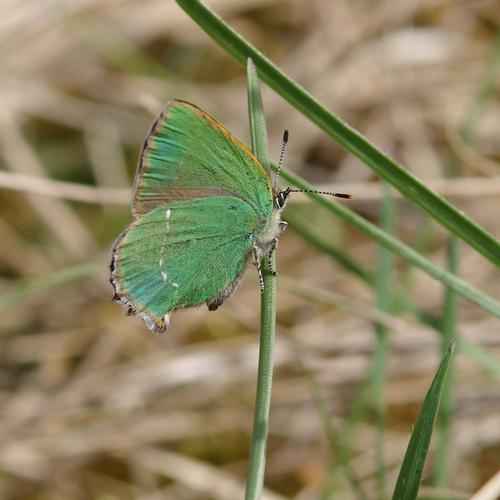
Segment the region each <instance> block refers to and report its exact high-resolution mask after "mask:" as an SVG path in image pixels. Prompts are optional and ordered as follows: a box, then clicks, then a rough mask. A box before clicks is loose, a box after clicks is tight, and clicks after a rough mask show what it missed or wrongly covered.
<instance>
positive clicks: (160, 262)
mask: <svg viewBox="0 0 500 500" xmlns="http://www.w3.org/2000/svg"><path fill="white" fill-rule="evenodd" d="M158 265H159V266H160V267H161V266H163V258H161V257H160V260H159V261H158Z"/></svg>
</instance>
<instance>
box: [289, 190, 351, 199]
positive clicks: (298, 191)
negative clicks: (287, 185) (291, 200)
mask: <svg viewBox="0 0 500 500" xmlns="http://www.w3.org/2000/svg"><path fill="white" fill-rule="evenodd" d="M288 192H289V193H315V194H326V195H328V196H335V197H337V198H346V199H348V200H350V199H352V196H351V195H350V194H346V193H332V192H330V191H316V190H314V189H289V190H288Z"/></svg>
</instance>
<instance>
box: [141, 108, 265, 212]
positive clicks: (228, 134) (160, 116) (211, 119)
mask: <svg viewBox="0 0 500 500" xmlns="http://www.w3.org/2000/svg"><path fill="white" fill-rule="evenodd" d="M175 105H182V106H187V107H188V108H191V109H192V110H193V111H194V112H195V113H197V114H199V115H201V116H202V117H203V118H205V119H206V120H207V121H209V122H210V123H211V124H212V125H213V126H214V127H215V128H217V129H218V130H220V131H221V132H222V133H223V134H224V135H225V136H226V137H228V138H229V140H230V141H232V142H234V143H236V144H238V146H239V147H240V148H241V149H243V150H244V151H245V152H246V153H247V154H248V156H250V157H251V158H252V159H253V160H254V161H255V164H256V166H257V167H258V168H260V170H261V171H262V173H263V174H264V177H265V179H266V180H267V183H268V185H269V189H270V191H271V193H272V192H273V188H272V184H271V179H270V178H269V174H268V173H267V171H266V169H265V168H264V167H263V165H262V164H261V163H260V162H259V160H257V158H256V157H255V155H254V154H253V153H252V151H251V150H250V149H248V147H247V146H245V145H244V144H243V143H242V142H241V141H240V140H239V139H237V138H236V137H235V136H234V135H233V134H232V133H231V132H230V131H229V130H228V129H227V128H226V127H224V125H222V124H221V123H220V122H219V121H218V120H217V119H216V118H214V117H213V116H212V115H210V114H209V113H207V112H206V111H203V110H202V109H201V108H199V107H198V106H196V104H193V103H190V102H188V101H184V100H182V99H171V100H169V101H167V103H166V104H165V106H164V107H163V109H162V110H161V111H160V113H159V114H158V116H157V117H156V119H155V121H154V122H153V124H152V125H151V128H150V130H149V132H148V134H147V136H146V140H145V141H144V144H143V145H142V148H141V153H140V155H139V163H138V165H137V170H136V173H135V177H134V184H133V187H132V203H131V212H132V215H133V217H134V218H135V219H138V218H139V217H141V216H142V215H144V214H143V212H141V211H140V210H138V209H137V203H136V196H137V192H138V191H139V189H140V187H141V184H142V179H143V173H144V167H145V164H144V157H145V155H146V152H147V150H148V147H149V144H150V142H151V138H152V137H154V135H155V132H156V129H157V127H158V125H159V123H160V122H161V121H162V120H163V118H164V117H165V116H166V115H167V113H168V111H169V109H170V108H171V107H173V106H175Z"/></svg>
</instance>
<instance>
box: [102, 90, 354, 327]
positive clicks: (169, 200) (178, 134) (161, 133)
mask: <svg viewBox="0 0 500 500" xmlns="http://www.w3.org/2000/svg"><path fill="white" fill-rule="evenodd" d="M286 139H287V133H285V140H284V143H283V148H282V154H283V151H284V147H285V146H286ZM280 163H281V161H280ZM276 185H277V178H276V179H275V183H274V185H272V184H271V179H270V177H269V174H268V173H267V171H266V170H265V168H264V167H263V166H262V164H261V163H259V161H258V160H257V159H256V157H255V156H254V154H253V153H252V152H251V151H250V150H249V149H248V148H247V147H246V146H245V145H243V144H242V143H241V142H240V141H239V140H238V139H237V138H236V137H234V135H232V134H231V132H229V131H228V130H227V129H226V128H225V127H224V126H223V125H221V124H220V123H219V122H218V121H217V120H216V119H215V118H213V117H212V116H210V115H209V114H208V113H206V112H205V111H202V110H201V109H200V108H198V107H197V106H195V105H194V104H191V103H189V102H186V101H182V100H177V99H174V100H171V101H169V102H167V104H166V105H165V107H164V109H163V110H162V111H161V113H160V114H159V116H158V117H157V119H156V120H155V122H154V123H153V125H152V127H151V130H150V132H149V133H148V135H147V137H146V140H145V143H144V145H143V147H142V150H141V154H140V159H139V165H138V167H137V172H136V175H135V180H134V185H133V196H132V215H133V217H134V221H133V222H132V224H130V226H129V227H128V228H127V229H126V230H125V231H124V232H123V233H122V234H121V235H120V236H118V238H117V239H116V241H115V242H114V245H113V248H112V252H111V265H110V272H111V273H110V281H111V284H112V286H113V288H114V300H115V301H117V302H119V303H121V304H122V305H123V306H125V308H126V309H127V311H128V313H129V314H132V315H137V316H139V317H141V318H142V319H143V320H144V322H145V323H146V325H147V326H148V327H149V328H150V329H151V330H153V331H154V332H156V333H162V332H164V331H165V330H167V329H168V327H169V325H170V314H171V313H172V312H174V311H176V310H178V309H183V308H189V307H193V306H197V305H200V304H203V303H206V304H207V306H208V309H209V310H210V311H214V310H216V309H217V308H218V307H219V306H220V305H221V304H223V303H224V302H225V301H226V300H227V299H228V297H229V296H230V295H231V294H232V293H233V292H234V291H235V289H236V287H237V286H238V284H239V282H240V280H241V278H242V275H243V273H244V272H245V269H246V267H247V262H248V260H249V257H250V255H253V261H254V264H255V265H256V267H257V270H258V273H259V281H260V287H261V291H263V290H264V282H263V278H262V271H261V267H260V263H261V259H262V257H263V256H265V255H268V256H271V255H272V252H273V251H274V250H275V248H276V245H277V242H278V238H279V236H280V234H281V233H282V232H283V231H284V230H285V228H286V222H285V221H283V220H282V219H281V214H282V211H283V209H284V208H285V206H286V204H287V201H288V197H289V195H290V193H291V192H296V191H299V190H293V189H291V188H287V189H285V190H282V191H278V190H277V189H276ZM329 194H333V195H335V196H339V197H342V198H348V197H349V195H343V194H340V193H329Z"/></svg>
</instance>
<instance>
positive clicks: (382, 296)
mask: <svg viewBox="0 0 500 500" xmlns="http://www.w3.org/2000/svg"><path fill="white" fill-rule="evenodd" d="M384 191H385V196H384V198H383V199H382V203H381V220H380V225H381V227H382V229H383V230H384V231H386V232H387V233H388V234H391V233H393V231H394V226H395V221H396V207H395V203H394V199H393V198H392V196H391V192H390V188H389V186H387V185H384ZM392 269H393V255H392V252H389V251H388V250H387V249H385V248H384V247H382V246H380V247H379V251H378V262H377V271H376V273H375V293H376V304H377V308H378V309H380V310H381V311H383V312H389V311H390V310H391V306H392V304H391V300H390V295H389V290H390V288H391V286H390V278H391V275H392ZM388 334H389V332H388V329H387V327H386V326H384V325H382V324H380V323H378V324H376V325H375V345H374V346H373V371H372V397H373V413H374V420H375V430H376V434H375V462H376V463H375V468H376V481H377V495H378V498H379V499H380V500H383V499H384V498H386V488H387V478H386V471H385V451H384V445H385V372H386V358H387V349H388V342H387V340H388V338H387V337H388Z"/></svg>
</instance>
